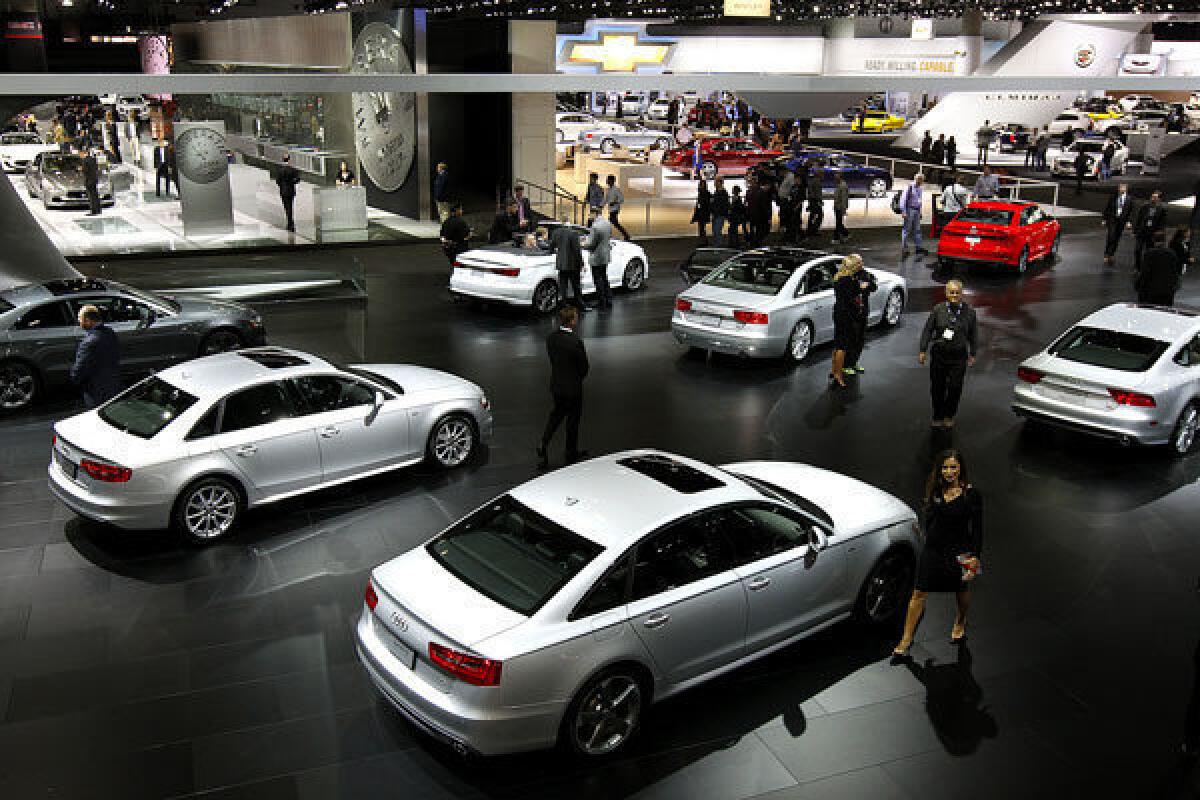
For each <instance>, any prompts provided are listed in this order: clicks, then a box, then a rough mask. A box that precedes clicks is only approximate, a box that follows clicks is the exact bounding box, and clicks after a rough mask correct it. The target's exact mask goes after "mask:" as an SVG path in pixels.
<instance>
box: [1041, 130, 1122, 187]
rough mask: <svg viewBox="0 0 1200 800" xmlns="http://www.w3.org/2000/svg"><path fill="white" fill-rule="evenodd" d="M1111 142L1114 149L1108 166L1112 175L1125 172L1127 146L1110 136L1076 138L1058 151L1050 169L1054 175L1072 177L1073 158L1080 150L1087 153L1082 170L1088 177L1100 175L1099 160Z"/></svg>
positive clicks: (1073, 169) (1073, 171)
mask: <svg viewBox="0 0 1200 800" xmlns="http://www.w3.org/2000/svg"><path fill="white" fill-rule="evenodd" d="M1110 142H1111V143H1112V145H1113V147H1114V148H1115V150H1114V151H1113V157H1112V166H1111V167H1110V169H1111V171H1112V174H1113V175H1124V174H1125V163H1126V162H1127V161H1128V160H1129V148H1128V147H1126V146H1125V145H1123V144H1121V143H1120V142H1119V141H1117V140H1116V139H1111V138H1107V137H1105V138H1099V137H1097V138H1091V137H1088V138H1083V139H1076V140H1075V141H1073V142H1071V146H1070V147H1068V148H1067V149H1066V150H1062V151H1060V152H1059V154H1058V155H1057V156H1055V157H1054V164H1053V165H1052V167H1051V169H1052V170H1053V172H1054V174H1055V175H1065V176H1067V177H1074V175H1075V158H1076V157H1077V156H1078V154H1079V153H1080V152H1081V151H1082V152H1083V153H1086V154H1087V170H1086V171H1085V172H1084V175H1086V176H1087V177H1089V178H1099V177H1100V160H1101V158H1102V157H1103V154H1104V148H1105V147H1107V146H1108V145H1109V143H1110Z"/></svg>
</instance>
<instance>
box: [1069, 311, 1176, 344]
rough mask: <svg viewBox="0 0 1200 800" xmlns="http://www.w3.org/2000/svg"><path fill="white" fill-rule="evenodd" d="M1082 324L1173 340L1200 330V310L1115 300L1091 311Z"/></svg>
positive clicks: (1081, 321)
mask: <svg viewBox="0 0 1200 800" xmlns="http://www.w3.org/2000/svg"><path fill="white" fill-rule="evenodd" d="M1079 324H1080V325H1087V326H1088V327H1093V328H1105V329H1107V330H1114V331H1125V332H1127V333H1135V334H1138V335H1139V336H1152V337H1154V338H1156V339H1162V340H1166V341H1172V342H1173V341H1175V340H1177V339H1179V338H1181V337H1184V336H1188V335H1191V334H1193V333H1194V332H1196V331H1198V330H1200V312H1197V311H1195V310H1193V309H1189V308H1167V307H1165V306H1150V305H1139V304H1138V303H1113V304H1112V305H1111V306H1107V307H1105V308H1102V309H1100V310H1099V311H1096V312H1093V313H1091V314H1089V315H1087V316H1086V317H1084V318H1083V319H1081V320H1080V321H1079Z"/></svg>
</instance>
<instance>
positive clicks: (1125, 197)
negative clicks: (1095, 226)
mask: <svg viewBox="0 0 1200 800" xmlns="http://www.w3.org/2000/svg"><path fill="white" fill-rule="evenodd" d="M1131 216H1133V198H1132V197H1130V196H1129V184H1127V183H1122V184H1120V185H1119V186H1117V191H1116V192H1114V193H1113V195H1112V197H1110V198H1109V199H1108V205H1106V206H1105V207H1104V226H1105V227H1107V228H1108V238H1107V239H1106V240H1105V242H1104V263H1105V264H1111V263H1113V257H1114V256H1115V255H1116V252H1117V246H1118V245H1119V244H1120V243H1121V234H1123V233H1124V232H1125V226H1126V225H1128V224H1129V218H1130V217H1131Z"/></svg>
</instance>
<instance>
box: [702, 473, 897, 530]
mask: <svg viewBox="0 0 1200 800" xmlns="http://www.w3.org/2000/svg"><path fill="white" fill-rule="evenodd" d="M722 469H725V470H728V471H729V472H732V473H734V474H735V475H737V474H741V475H748V476H750V477H751V478H758V479H759V480H763V481H766V482H767V483H771V484H774V485H776V486H779V487H781V488H783V489H786V490H788V491H789V492H793V493H795V494H798V495H800V496H801V497H803V498H805V499H806V500H809V501H811V502H812V503H814V504H816V505H818V506H820V507H821V508H823V509H825V511H826V512H827V513H828V514H829V516H830V517H832V518H833V527H834V534H835V535H837V536H853V535H855V534H859V533H867V532H869V531H873V530H878V529H879V528H881V527H884V526H886V525H893V524H895V523H897V522H903V521H906V520H916V518H917V515H916V513H914V512H913V510H912V509H911V508H909V507H908V505H907V504H906V503H904V502H903V501H901V500H900V499H899V498H897V497H893V496H892V495H890V494H888V493H887V492H885V491H883V490H882V489H876V488H875V487H874V486H871V485H870V484H866V483H863V482H862V481H860V480H857V479H855V478H851V477H848V476H846V475H842V474H840V473H837V472H830V471H829V470H824V469H818V468H817V467H810V466H808V465H807V464H796V463H792V462H788V461H742V462H739V463H737V464H725V465H723V466H722Z"/></svg>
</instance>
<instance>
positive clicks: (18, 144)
mask: <svg viewBox="0 0 1200 800" xmlns="http://www.w3.org/2000/svg"><path fill="white" fill-rule="evenodd" d="M57 149H58V148H56V147H55V146H54V145H52V144H46V143H45V142H43V141H42V137H40V136H38V135H37V134H36V133H25V132H13V133H5V134H0V166H3V167H4V171H5V172H24V171H25V168H26V167H28V166H29V164H30V162H31V161H33V159H34V158H35V157H36V156H37V154H38V153H44V152H46V151H47V150H57Z"/></svg>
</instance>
